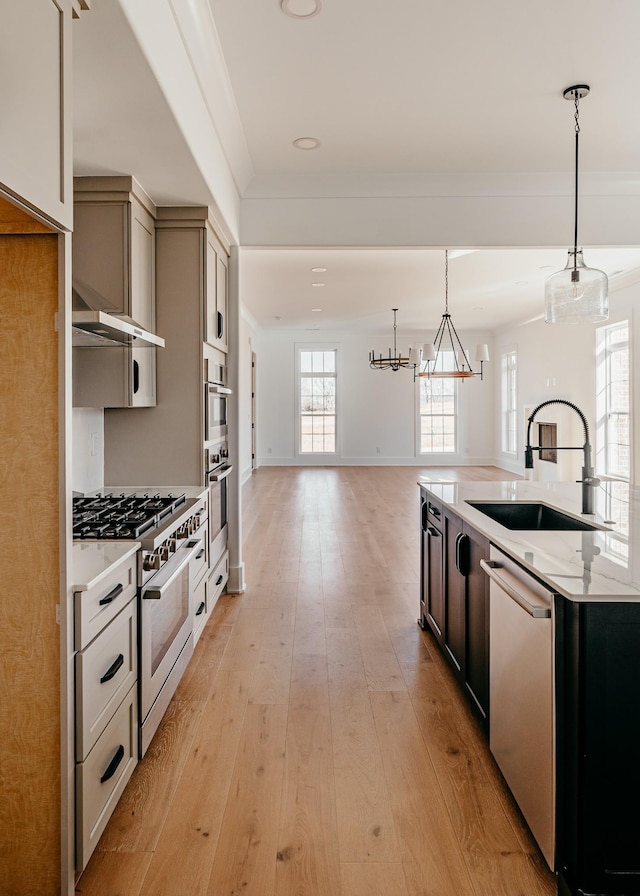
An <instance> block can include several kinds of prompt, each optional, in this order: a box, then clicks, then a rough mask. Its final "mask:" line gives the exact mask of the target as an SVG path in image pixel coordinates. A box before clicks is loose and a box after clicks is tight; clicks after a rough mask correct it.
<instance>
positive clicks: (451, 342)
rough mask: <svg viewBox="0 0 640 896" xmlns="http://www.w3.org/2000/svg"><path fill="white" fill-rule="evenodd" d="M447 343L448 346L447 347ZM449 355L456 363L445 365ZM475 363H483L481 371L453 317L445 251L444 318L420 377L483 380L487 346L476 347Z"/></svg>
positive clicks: (424, 348) (424, 354) (426, 350)
mask: <svg viewBox="0 0 640 896" xmlns="http://www.w3.org/2000/svg"><path fill="white" fill-rule="evenodd" d="M443 340H444V346H443V344H442V343H443ZM445 352H449V353H450V356H451V357H452V363H451V364H449V365H447V364H445V355H444V353H445ZM475 360H476V361H479V362H480V370H479V371H474V370H473V368H472V367H471V361H470V360H469V356H468V354H467V352H466V351H465V350H464V347H463V345H462V343H461V342H460V337H459V336H458V334H457V332H456V328H455V327H454V325H453V320H452V319H451V315H450V314H449V250H448V249H445V251H444V314H443V315H442V320H441V321H440V326H439V327H438V331H437V333H436V336H435V339H434V340H433V342H426V343H425V344H424V345H423V346H422V363H423V364H424V365H425V366H424V369H423V370H420V372H419V373H418V376H422V377H428V378H430V379H431V378H439V377H453V378H455V379H464V378H466V377H470V376H479V377H480V379H482V378H483V369H482V365H483V364H484V362H485V361H488V360H489V347H488V345H487V344H486V343H485V342H483V343H479V344H478V345H476V356H475Z"/></svg>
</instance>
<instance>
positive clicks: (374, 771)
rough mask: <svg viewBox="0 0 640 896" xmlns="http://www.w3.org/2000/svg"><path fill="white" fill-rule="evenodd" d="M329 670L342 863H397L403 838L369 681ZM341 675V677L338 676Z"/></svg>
mask: <svg viewBox="0 0 640 896" xmlns="http://www.w3.org/2000/svg"><path fill="white" fill-rule="evenodd" d="M353 666H355V662H354V663H353V664H352V665H351V666H345V665H342V664H341V665H340V666H339V667H338V668H337V669H336V668H335V667H334V665H330V667H329V676H330V683H329V702H330V707H331V733H332V747H333V764H334V775H335V790H336V811H337V824H338V841H339V845H340V860H341V862H377V863H379V862H394V861H395V862H397V861H398V854H399V850H398V837H397V834H396V828H395V823H394V820H393V815H392V812H391V805H390V801H389V793H388V791H387V786H386V780H385V777H384V769H383V764H382V756H381V754H380V749H379V747H378V739H377V736H376V728H375V722H374V719H373V712H372V709H371V702H370V700H369V694H368V691H367V688H366V682H365V680H364V676H363V675H361V676H358V674H357V673H358V669H357V666H356V670H355V672H356V674H355V676H354V675H353V674H350V669H351V668H353ZM336 672H337V674H336Z"/></svg>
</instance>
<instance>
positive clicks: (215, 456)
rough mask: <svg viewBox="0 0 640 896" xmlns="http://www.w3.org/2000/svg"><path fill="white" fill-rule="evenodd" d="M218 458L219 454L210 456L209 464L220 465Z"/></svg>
mask: <svg viewBox="0 0 640 896" xmlns="http://www.w3.org/2000/svg"><path fill="white" fill-rule="evenodd" d="M220 457H221V455H220V454H212V455H211V463H212V464H219V463H220Z"/></svg>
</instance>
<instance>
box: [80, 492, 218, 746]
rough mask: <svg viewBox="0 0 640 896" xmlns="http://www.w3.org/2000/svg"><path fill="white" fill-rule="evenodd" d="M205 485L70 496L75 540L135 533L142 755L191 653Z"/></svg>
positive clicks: (204, 540) (202, 557)
mask: <svg viewBox="0 0 640 896" xmlns="http://www.w3.org/2000/svg"><path fill="white" fill-rule="evenodd" d="M207 515H208V503H207V493H206V492H205V493H204V495H203V496H201V497H199V498H188V497H186V496H185V495H184V494H183V495H177V496H176V495H172V494H170V493H168V494H163V495H160V494H136V493H130V494H129V493H124V494H114V493H108V494H102V495H97V496H91V497H85V498H74V501H73V537H74V539H77V540H96V539H98V540H110V539H117V540H121V539H123V540H130V541H139V542H140V543H141V546H142V550H141V551H140V553H139V556H138V570H137V576H138V642H139V643H138V688H139V698H140V699H139V701H138V705H139V722H140V738H139V752H140V756H141V757H142V756H144V754H145V752H146V750H147V748H148V746H149V743H150V742H151V738H152V737H153V735H154V733H155V731H156V729H157V727H158V724H159V723H160V720H161V719H162V716H163V715H164V713H165V710H166V708H167V706H168V705H169V701H170V700H171V697H172V696H173V694H174V692H175V689H176V687H177V686H178V682H179V681H180V678H181V677H182V674H183V672H184V670H185V668H186V666H187V664H188V662H189V660H190V659H191V656H192V654H193V646H194V642H193V615H194V614H193V606H192V586H191V583H192V578H193V576H192V573H193V572H194V569H195V568H199V567H200V565H201V564H206V563H207V562H208V534H207V532H208V525H207Z"/></svg>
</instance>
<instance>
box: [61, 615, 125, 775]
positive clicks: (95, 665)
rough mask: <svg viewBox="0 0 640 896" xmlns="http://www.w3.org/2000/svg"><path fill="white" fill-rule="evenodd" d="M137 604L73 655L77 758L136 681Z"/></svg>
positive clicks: (95, 738)
mask: <svg viewBox="0 0 640 896" xmlns="http://www.w3.org/2000/svg"><path fill="white" fill-rule="evenodd" d="M136 616H137V602H136V601H135V600H131V601H129V603H128V604H127V606H126V607H125V608H124V610H122V612H121V613H119V614H118V616H116V618H115V619H114V620H112V622H110V623H109V625H108V626H107V627H106V628H105V630H104V631H103V632H102V633H101V634H100V636H99V637H98V638H95V640H93V641H92V642H91V644H89V646H88V647H86V648H85V649H84V650H82V651H80V652H79V653H77V654H76V658H75V663H76V668H75V673H76V759H78V760H82V759H84V758H85V756H86V755H87V753H88V752H89V751H90V750H91V748H92V747H93V745H94V744H95V742H96V741H97V739H98V738H99V737H100V734H101V733H102V732H103V731H104V729H105V727H106V725H107V722H108V721H109V719H110V718H111V716H112V715H113V714H114V712H115V710H116V709H117V708H118V706H119V705H120V703H121V702H122V700H123V698H124V696H125V695H126V694H127V693H128V692H129V690H130V689H131V687H132V685H133V684H135V682H136V680H137V643H136V634H137V619H136Z"/></svg>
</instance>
